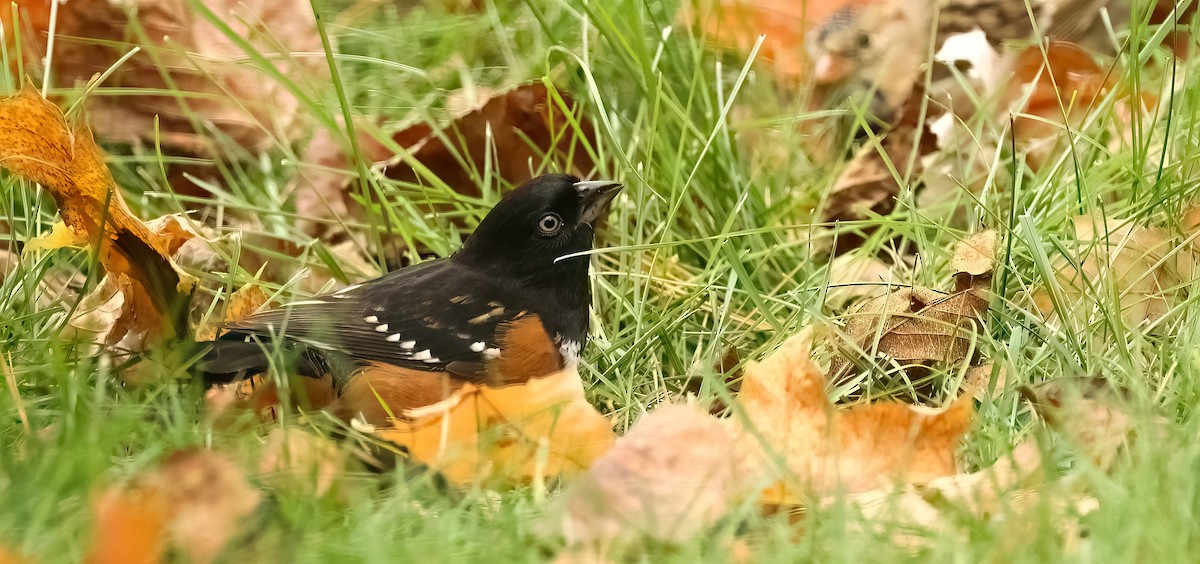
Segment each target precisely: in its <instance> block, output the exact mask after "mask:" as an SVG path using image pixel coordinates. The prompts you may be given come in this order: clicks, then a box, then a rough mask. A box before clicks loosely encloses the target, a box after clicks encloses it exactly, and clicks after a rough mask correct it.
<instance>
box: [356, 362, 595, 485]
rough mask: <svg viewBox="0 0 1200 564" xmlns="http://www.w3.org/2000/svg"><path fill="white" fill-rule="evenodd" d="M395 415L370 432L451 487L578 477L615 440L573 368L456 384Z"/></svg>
mask: <svg viewBox="0 0 1200 564" xmlns="http://www.w3.org/2000/svg"><path fill="white" fill-rule="evenodd" d="M395 415H396V416H397V418H398V419H396V420H394V421H393V425H394V427H386V428H380V429H378V431H377V434H378V436H379V437H380V438H382V439H385V440H388V441H391V442H393V443H395V444H397V445H400V446H403V447H405V448H407V449H408V453H409V455H410V456H411V457H412V458H413V459H415V460H416V461H418V462H422V463H424V464H427V465H429V466H430V467H432V468H434V469H435V470H438V471H440V472H442V474H443V475H445V476H446V477H447V478H448V479H449V480H450V481H451V482H454V483H458V484H466V483H471V482H473V481H488V480H498V481H502V482H503V481H526V480H539V479H542V478H547V477H552V476H557V475H561V474H565V475H574V474H578V473H580V472H583V471H584V470H586V469H587V468H588V467H590V466H591V464H592V463H593V462H594V461H595V460H596V459H597V458H599V457H600V456H601V455H603V454H604V453H605V452H606V451H607V450H608V449H609V447H611V446H612V444H613V441H614V440H615V435H614V434H613V431H612V426H611V424H610V423H609V422H608V420H607V419H605V418H604V416H603V415H601V414H600V412H598V411H596V408H594V407H592V405H591V404H590V403H588V401H587V399H586V398H585V397H584V395H583V382H582V381H581V380H580V379H579V373H578V372H577V371H575V370H574V369H567V370H562V371H560V372H556V373H554V374H550V375H548V376H545V377H542V378H535V379H531V380H529V381H528V382H527V383H526V384H525V385H522V386H508V387H501V388H489V387H486V386H475V385H472V384H464V385H463V386H462V387H461V388H459V389H458V390H457V391H456V392H455V393H454V394H453V395H452V396H451V397H450V398H449V399H447V400H444V401H442V402H439V403H437V404H434V405H432V406H429V407H425V408H421V409H419V410H413V411H410V412H407V413H398V414H395Z"/></svg>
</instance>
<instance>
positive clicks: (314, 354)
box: [196, 331, 346, 387]
mask: <svg viewBox="0 0 1200 564" xmlns="http://www.w3.org/2000/svg"><path fill="white" fill-rule="evenodd" d="M206 345H207V346H208V350H206V351H205V352H204V355H203V356H201V357H200V360H199V361H197V362H196V369H197V371H198V372H199V373H200V376H201V378H202V379H203V381H204V385H205V386H210V387H211V386H216V385H220V384H229V383H231V382H236V381H238V380H242V379H244V378H248V377H250V376H254V375H255V374H260V373H263V372H266V371H267V369H269V368H270V367H271V364H272V359H273V355H274V354H275V352H276V351H274V350H273V347H275V346H277V345H278V346H280V347H281V348H282V349H283V359H285V360H286V361H287V362H288V364H287V368H288V369H289V373H293V374H297V375H299V376H306V377H309V378H322V377H324V376H327V375H329V376H335V378H336V377H337V376H338V375H340V374H341V373H342V372H345V371H346V368H345V367H342V366H341V365H340V364H338V365H337V368H338V369H335V366H334V359H329V358H326V356H325V355H323V354H321V353H319V352H318V351H314V350H312V349H310V348H308V347H305V346H303V345H299V344H297V343H293V342H291V341H290V340H287V339H283V340H282V341H280V342H279V343H278V344H276V343H274V342H272V341H270V340H269V339H265V338H263V337H261V336H257V337H255V338H253V339H247V335H245V334H243V333H238V332H236V331H234V332H229V333H226V334H225V335H222V336H221V337H220V338H219V339H217V340H215V341H210V342H208V343H206ZM274 358H279V357H278V356H274Z"/></svg>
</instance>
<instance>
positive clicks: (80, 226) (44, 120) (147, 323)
mask: <svg viewBox="0 0 1200 564" xmlns="http://www.w3.org/2000/svg"><path fill="white" fill-rule="evenodd" d="M0 166H3V167H4V168H5V169H8V170H9V171H10V172H13V173H15V174H19V175H21V176H24V177H26V178H28V179H30V180H32V181H34V182H37V183H39V184H42V185H43V186H45V187H46V188H47V189H48V191H49V192H50V193H51V195H52V196H53V197H54V201H55V202H56V203H57V204H58V210H59V214H60V215H61V216H62V219H63V224H61V226H56V228H55V229H54V231H53V232H52V234H51V236H50V238H48V239H47V240H46V241H40V242H38V241H34V242H30V244H29V245H27V247H26V251H29V250H31V247H32V248H33V249H36V248H39V247H40V248H47V247H49V248H55V247H59V246H67V245H70V246H82V245H93V246H95V247H96V249H95V250H96V252H97V253H98V254H99V256H100V262H101V264H103V266H104V268H105V270H106V271H107V272H108V276H110V277H112V278H113V279H114V280H113V281H114V283H115V284H116V285H117V286H118V287H119V288H120V289H121V290H122V293H123V295H124V300H125V307H126V308H128V312H129V317H128V319H129V323H130V329H129V330H128V331H123V332H111V333H109V334H108V335H106V336H105V338H104V341H103V343H104V344H108V345H113V344H116V343H118V342H121V341H123V340H126V338H127V337H129V336H133V337H135V338H136V339H137V340H139V341H141V342H143V343H144V342H146V341H157V340H158V339H161V338H167V337H171V336H181V335H186V334H187V316H186V304H187V300H188V297H189V295H190V293H191V291H192V287H193V285H194V282H195V281H194V278H193V277H192V276H190V275H188V274H186V273H184V272H183V271H182V270H180V269H179V268H178V266H176V265H175V263H174V261H172V260H171V253H170V246H169V242H168V241H167V240H165V239H164V238H163V237H162V236H160V235H159V234H158V233H155V232H154V231H152V230H151V229H150V228H149V227H147V226H146V225H145V224H144V223H142V222H141V221H140V220H138V219H137V218H136V217H134V215H133V214H132V213H131V212H130V211H129V208H128V207H127V206H126V205H125V200H124V199H123V198H122V197H121V193H120V190H118V188H117V186H116V184H115V183H114V182H113V178H112V175H111V174H110V173H109V170H108V167H106V166H105V164H104V156H103V154H102V153H101V151H100V148H99V147H97V146H96V144H95V141H93V140H92V134H91V132H90V131H89V130H88V128H87V126H86V125H84V124H83V123H82V121H77V122H76V123H75V124H74V125H69V124H68V123H67V121H66V118H65V117H64V116H63V114H62V112H61V111H59V109H58V107H57V106H55V105H54V104H51V103H50V102H49V101H47V100H46V99H45V98H43V97H42V96H41V94H39V93H38V92H37V90H36V89H35V88H34V87H33V85H32V84H30V83H28V82H26V84H25V86H24V87H23V88H22V89H21V91H20V92H18V93H17V94H15V95H14V96H12V97H10V98H7V99H5V100H3V101H0Z"/></svg>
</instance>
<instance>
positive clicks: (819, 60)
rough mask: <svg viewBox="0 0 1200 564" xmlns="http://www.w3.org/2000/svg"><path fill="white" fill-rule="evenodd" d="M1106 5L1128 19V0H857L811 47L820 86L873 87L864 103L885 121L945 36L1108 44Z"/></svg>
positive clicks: (1113, 16) (817, 33)
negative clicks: (1040, 38) (977, 33)
mask: <svg viewBox="0 0 1200 564" xmlns="http://www.w3.org/2000/svg"><path fill="white" fill-rule="evenodd" d="M1104 8H1108V12H1109V19H1110V21H1113V22H1115V23H1119V22H1120V21H1123V20H1124V19H1127V18H1128V17H1129V13H1128V12H1129V10H1128V7H1127V6H1126V4H1125V1H1124V0H877V1H873V2H867V3H863V2H857V3H852V4H849V5H847V6H844V7H843V8H841V9H839V10H838V11H837V12H835V13H834V14H833V15H832V16H831V17H830V18H829V19H828V20H827V21H826V22H825V23H824V24H822V25H820V26H818V27H817V28H816V29H815V30H813V32H812V33H811V34H810V35H809V36H808V37H809V40H808V42H807V50H808V52H809V53H808V54H809V57H810V60H812V61H813V63H812V75H813V80H814V82H815V83H816V84H818V85H821V86H825V87H832V86H844V87H846V88H848V89H850V90H851V91H853V92H871V93H872V98H870V99H868V100H867V109H868V110H869V111H870V113H871V114H873V115H874V116H875V117H879V118H880V119H883V120H884V121H888V120H889V118H890V117H891V116H890V115H889V114H890V112H892V111H894V110H896V109H897V108H899V107H900V106H901V105H902V104H903V102H904V100H905V99H906V98H907V97H908V96H909V94H910V92H911V91H912V86H913V82H914V81H915V80H918V77H919V73H920V70H921V66H922V65H923V64H925V63H926V62H927V61H928V60H929V58H930V55H932V54H933V53H935V52H937V51H938V50H939V49H940V48H941V47H942V45H943V43H945V41H946V40H947V39H948V38H950V37H952V36H954V35H958V34H964V33H968V32H971V31H973V30H975V29H978V30H980V31H982V32H983V34H984V35H985V36H986V39H987V41H988V43H990V44H991V45H992V46H993V47H999V46H1001V45H1003V44H1005V43H1009V42H1013V41H1021V40H1030V39H1036V38H1038V36H1043V37H1049V38H1052V39H1056V40H1064V41H1072V42H1077V43H1080V42H1082V43H1085V44H1086V45H1085V46H1087V47H1091V48H1106V49H1108V50H1111V45H1109V44H1108V41H1109V39H1108V36H1107V32H1106V31H1105V29H1106V28H1105V25H1104V21H1103V19H1102V18H1101V11H1102V9H1104ZM1035 24H1036V25H1035ZM931 47H932V49H931ZM935 78H936V77H935Z"/></svg>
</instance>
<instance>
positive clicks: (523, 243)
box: [455, 174, 621, 286]
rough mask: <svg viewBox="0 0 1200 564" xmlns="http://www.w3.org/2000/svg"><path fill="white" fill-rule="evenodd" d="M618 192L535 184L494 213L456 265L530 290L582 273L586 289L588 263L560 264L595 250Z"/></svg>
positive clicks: (562, 178) (558, 182) (605, 186)
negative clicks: (600, 225)
mask: <svg viewBox="0 0 1200 564" xmlns="http://www.w3.org/2000/svg"><path fill="white" fill-rule="evenodd" d="M620 189H621V185H620V184H617V183H616V182H609V181H591V182H581V181H580V180H579V179H578V178H576V177H574V176H568V175H565V174H547V175H543V176H539V177H537V178H534V179H533V180H530V181H529V182H526V183H525V184H522V185H521V186H519V187H517V189H516V190H513V191H512V192H511V193H509V194H508V195H507V196H505V197H504V199H502V200H500V203H498V204H496V207H494V208H492V211H491V212H489V213H488V215H487V217H485V218H483V221H482V222H480V224H479V227H478V228H477V229H476V230H475V233H474V234H472V235H471V237H470V238H468V239H467V241H466V242H465V243H464V244H463V247H462V249H461V250H460V251H459V252H458V253H456V254H455V260H457V261H460V262H466V263H471V264H473V265H475V266H477V267H480V268H485V269H488V270H493V271H495V272H496V274H497V275H498V276H500V277H502V278H507V279H509V280H512V281H515V282H519V283H521V284H523V285H530V286H542V285H546V286H551V285H554V284H557V283H558V282H560V281H561V279H562V278H563V277H564V276H567V277H574V276H578V273H579V271H580V269H582V272H583V277H584V279H583V280H582V282H583V283H586V276H587V262H588V261H587V257H575V258H570V259H565V260H557V259H559V258H561V257H563V256H566V255H569V254H572V253H579V252H584V251H588V250H590V249H591V248H592V236H593V234H594V227H593V225H594V223H595V222H596V221H597V220H598V219H599V218H600V217H601V216H602V215H603V214H604V212H605V211H606V210H607V208H608V204H609V202H611V201H612V199H613V197H615V196H616V195H617V192H619V191H620Z"/></svg>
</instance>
